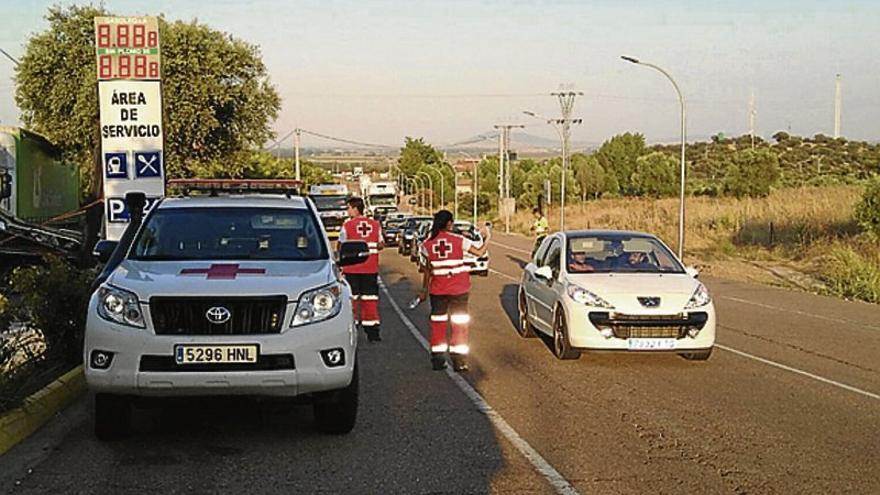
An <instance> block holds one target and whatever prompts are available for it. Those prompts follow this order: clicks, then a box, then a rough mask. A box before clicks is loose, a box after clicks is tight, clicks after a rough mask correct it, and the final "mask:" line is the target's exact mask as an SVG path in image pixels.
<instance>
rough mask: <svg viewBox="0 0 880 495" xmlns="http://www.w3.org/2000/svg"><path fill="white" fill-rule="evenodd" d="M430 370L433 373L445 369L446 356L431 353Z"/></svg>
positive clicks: (439, 353) (440, 353)
mask: <svg viewBox="0 0 880 495" xmlns="http://www.w3.org/2000/svg"><path fill="white" fill-rule="evenodd" d="M431 369H432V370H434V371H442V370H445V369H446V356H444V355H443V353H442V352H432V353H431Z"/></svg>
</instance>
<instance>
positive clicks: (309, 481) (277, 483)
mask: <svg viewBox="0 0 880 495" xmlns="http://www.w3.org/2000/svg"><path fill="white" fill-rule="evenodd" d="M530 248H531V241H530V240H528V239H525V238H522V237H515V236H503V235H496V236H495V239H493V246H492V249H491V250H490V252H491V259H492V261H491V263H492V264H491V266H492V274H491V275H490V276H489V277H487V278H474V287H473V290H472V293H471V302H470V307H471V315H472V318H473V319H472V327H471V328H472V330H471V349H472V350H471V352H472V357H471V371H470V372H469V373H468V374H466V375H464V378H465V380H461V379H458V378H456V375H455V374H453V373H451V372H450V373H445V372H432V371H430V368H429V363H428V359H427V352H426V351H425V350H424V348H423V347H422V345H423V343H422V342H420V338H421V339H422V340H423V339H424V336H426V335H427V328H428V309H427V307H426V305H422V306H420V307H419V308H417V309H416V310H414V311H407V310H405V309H404V310H400V308H401V307H404V306H405V304H406V302H407V301H408V300H409V299H411V298H412V296H413V295H414V289H415V287H417V285H418V284H419V283H420V279H419V277H418V274H417V273H416V270H415V267H414V265H412V264H411V263H409V261H408V260H407V259H405V258H403V257H400V256H398V255H397V254H396V251H395V250H393V249H389V250H386V251H385V252H384V253H383V254H382V278H383V282H384V286H385V287H386V289H385V290H386V292H385V293H384V294H383V301H382V303H381V310H382V316H383V334H384V335H383V336H384V341H383V342H381V343H379V344H374V345H371V344H366V343H365V342H364V343H362V345H361V347H360V350H359V359H360V360H361V365H362V366H361V409H360V415H359V421H358V425H357V426H356V428H355V430H354V431H353V432H352V433H351V434H349V435H347V436H324V435H321V434H318V433H316V432H315V431H314V429H313V426H312V415H311V409H310V408H308V407H289V406H279V405H275V404H260V403H256V402H250V401H235V402H231V403H230V402H210V403H197V404H192V405H188V406H186V407H171V408H166V409H159V410H147V411H139V412H138V414H137V415H136V421H135V432H134V434H133V435H132V436H131V437H129V438H128V439H125V440H121V441H118V442H112V443H101V442H98V441H97V440H95V439H94V437H93V435H92V431H91V422H90V413H89V405H90V403H89V401H90V398H84V399H83V400H81V401H79V402H78V403H76V404H75V405H74V406H72V407H71V408H69V409H68V410H66V411H65V412H63V413H62V414H60V415H59V416H58V417H57V418H56V419H55V420H54V421H53V422H51V423H50V424H49V425H47V426H46V427H45V428H44V429H43V430H41V431H40V432H38V433H37V434H36V435H34V436H33V437H32V438H30V439H28V440H27V441H25V442H24V443H22V444H21V445H19V446H18V447H16V448H15V449H13V450H12V451H10V452H9V453H7V454H6V455H4V456H3V457H0V489H2V490H4V491H8V492H9V493H16V494H17V493H76V492H80V493H163V494H168V493H224V492H233V491H235V492H242V493H280V492H284V493H423V494H438V493H450V494H459V493H485V492H494V493H554V492H557V493H582V494H587V493H700V494H702V493H880V307H878V306H872V305H867V304H859V303H850V302H845V301H839V300H836V299H832V298H827V297H820V296H814V295H809V294H803V293H797V292H790V291H785V290H780V289H775V288H769V287H764V286H756V285H750V284H744V283H739V282H731V281H726V280H718V279H707V280H705V282H706V283H707V285H708V286H709V287H710V289H711V291H712V293H713V296H714V298H715V304H716V308H717V311H718V318H719V328H718V346H717V347H716V351H715V353H714V354H713V356H712V358H711V359H710V360H709V361H707V362H704V363H694V362H688V361H685V360H683V359H681V358H678V357H676V356H674V355H665V354H638V355H630V354H584V355H583V356H582V357H581V359H580V360H578V361H565V362H563V361H558V360H556V359H555V358H554V357H553V356H552V354H551V352H550V350H549V348H548V347H547V343H546V342H544V341H542V340H541V339H529V340H526V339H521V338H520V337H519V336H518V335H517V334H516V332H515V330H514V325H515V321H516V299H515V295H516V287H517V282H516V281H517V280H518V278H519V274H520V271H521V266H523V265H524V264H525V260H526V258H527V257H528V251H529V249H530ZM388 295H390V296H391V298H393V300H394V301H395V302H396V304H392V303H391V301H390V300H389V299H388V297H387V296H388ZM419 336H421V337H419Z"/></svg>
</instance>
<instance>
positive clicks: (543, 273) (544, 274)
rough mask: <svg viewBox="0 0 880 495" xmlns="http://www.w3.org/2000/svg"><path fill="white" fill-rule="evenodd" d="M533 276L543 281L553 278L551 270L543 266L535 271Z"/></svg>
mask: <svg viewBox="0 0 880 495" xmlns="http://www.w3.org/2000/svg"><path fill="white" fill-rule="evenodd" d="M535 276H536V277H538V278H541V279H544V280H550V279H552V278H553V269H552V268H550V267H549V266H547V265H544V266H542V267H540V268H538V269H537V270H535Z"/></svg>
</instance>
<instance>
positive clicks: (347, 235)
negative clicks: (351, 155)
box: [339, 198, 385, 342]
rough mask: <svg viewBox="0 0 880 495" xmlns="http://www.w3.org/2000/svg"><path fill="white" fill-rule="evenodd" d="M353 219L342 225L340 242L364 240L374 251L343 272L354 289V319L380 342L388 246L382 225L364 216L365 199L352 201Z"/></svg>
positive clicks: (350, 212) (370, 339)
mask: <svg viewBox="0 0 880 495" xmlns="http://www.w3.org/2000/svg"><path fill="white" fill-rule="evenodd" d="M348 216H349V219H348V220H346V222H345V223H344V224H342V230H341V231H340V232H339V242H345V241H364V242H366V243H367V246H369V248H370V257H369V258H368V259H367V261H365V262H363V263H360V264H358V265H350V266H344V267H342V273H343V274H344V275H345V279H346V280H347V281H348V285H350V286H351V294H352V299H353V300H352V305H351V306H352V309H353V310H354V319H355V321H356V322H359V323H360V325H361V327H362V328H363V329H364V332H366V334H367V340H368V341H370V342H378V341H380V340H382V338H381V337H380V336H379V322H380V319H379V280H378V276H379V251H380V250H381V249H382V248H384V247H385V244H384V243H383V242H382V226H381V225H379V222H377V221H375V220H373V219H372V218H368V217H365V216H364V200H363V199H361V198H350V199H349V200H348Z"/></svg>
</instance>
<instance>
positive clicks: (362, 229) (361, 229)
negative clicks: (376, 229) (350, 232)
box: [355, 221, 373, 238]
mask: <svg viewBox="0 0 880 495" xmlns="http://www.w3.org/2000/svg"><path fill="white" fill-rule="evenodd" d="M355 230H357V232H358V234H360V235H361V237H364V238H366V237H367V236H368V235H370V232H372V231H373V226H372V225H370V224H369V222H366V221H361V222H359V223H358V224H357V227H355Z"/></svg>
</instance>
